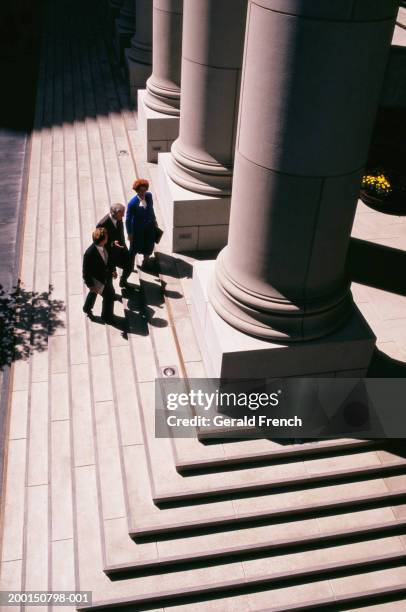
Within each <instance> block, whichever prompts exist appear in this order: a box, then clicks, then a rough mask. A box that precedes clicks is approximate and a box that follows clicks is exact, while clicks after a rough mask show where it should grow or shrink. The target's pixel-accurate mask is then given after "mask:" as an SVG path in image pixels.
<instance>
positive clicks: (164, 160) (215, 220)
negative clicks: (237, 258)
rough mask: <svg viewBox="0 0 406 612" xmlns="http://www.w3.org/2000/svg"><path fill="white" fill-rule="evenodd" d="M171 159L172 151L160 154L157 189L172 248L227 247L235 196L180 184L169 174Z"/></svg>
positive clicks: (182, 249)
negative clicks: (203, 193)
mask: <svg viewBox="0 0 406 612" xmlns="http://www.w3.org/2000/svg"><path fill="white" fill-rule="evenodd" d="M170 159H171V153H159V155H158V184H157V187H156V188H157V191H158V196H159V202H160V205H161V210H162V211H163V214H164V217H165V225H166V232H167V233H168V234H169V235H170V238H171V250H172V251H174V252H176V253H184V252H187V251H208V250H217V249H221V248H223V247H224V246H225V245H226V244H227V237H228V224H229V218H230V203H231V198H230V197H224V198H219V197H215V196H207V195H202V194H199V193H196V192H194V191H189V190H187V189H184V188H183V187H180V186H179V185H178V184H177V183H175V182H174V181H173V180H172V179H171V178H170V176H169V174H168V164H169V163H170Z"/></svg>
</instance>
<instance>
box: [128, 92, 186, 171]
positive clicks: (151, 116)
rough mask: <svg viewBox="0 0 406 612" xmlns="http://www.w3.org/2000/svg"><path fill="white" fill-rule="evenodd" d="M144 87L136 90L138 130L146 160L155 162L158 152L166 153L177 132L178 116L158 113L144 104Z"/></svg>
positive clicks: (145, 94)
mask: <svg viewBox="0 0 406 612" xmlns="http://www.w3.org/2000/svg"><path fill="white" fill-rule="evenodd" d="M147 95H148V94H147V90H146V89H139V90H138V130H139V132H140V134H141V137H142V141H143V142H144V146H145V150H146V158H147V161H149V162H153V163H156V162H157V161H158V153H167V152H168V151H170V150H171V145H172V143H173V141H174V140H176V138H177V137H178V134H179V117H176V116H174V115H167V114H164V113H159V112H158V111H156V110H153V109H152V108H149V106H147V105H146V104H145V97H146V96H147Z"/></svg>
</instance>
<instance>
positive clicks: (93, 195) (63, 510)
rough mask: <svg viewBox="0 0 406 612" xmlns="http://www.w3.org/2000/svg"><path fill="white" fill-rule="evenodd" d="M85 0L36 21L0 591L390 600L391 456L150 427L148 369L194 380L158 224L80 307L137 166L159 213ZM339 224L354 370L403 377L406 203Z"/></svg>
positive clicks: (398, 482)
mask: <svg viewBox="0 0 406 612" xmlns="http://www.w3.org/2000/svg"><path fill="white" fill-rule="evenodd" d="M102 4H103V3H98V2H95V1H94V0H88V2H77V1H76V0H72V1H70V2H63V1H62V0H54V1H53V2H51V3H49V7H48V13H47V20H46V24H45V28H44V29H45V32H44V36H43V46H42V55H41V65H40V75H39V84H38V96H37V107H36V117H35V126H34V128H35V129H34V132H33V135H32V143H31V158H30V165H29V177H28V179H29V180H28V189H27V202H26V218H25V223H24V233H23V236H22V263H21V272H20V276H21V279H22V281H23V283H24V288H25V290H26V291H27V292H29V291H35V292H39V293H45V294H47V295H46V296H45V297H43V298H42V299H41V301H40V302H39V304H38V311H39V316H38V318H37V319H36V321H35V324H36V331H37V333H38V334H41V333H43V335H44V330H45V343H44V342H41V343H40V344H39V345H36V346H37V349H38V350H33V353H32V355H31V356H30V358H29V359H17V360H16V361H15V362H14V365H13V375H12V381H11V389H10V393H11V403H10V421H9V431H8V437H7V477H6V486H5V498H4V513H3V525H2V529H3V540H2V549H1V590H6V589H15V590H83V591H85V590H91V591H92V592H93V603H94V604H97V603H98V602H111V604H112V607H115V606H116V605H118V604H119V603H120V602H121V604H126V605H127V608H126V609H128V610H138V609H140V610H141V609H142V610H144V609H149V610H151V609H155V610H163V609H176V610H193V611H195V610H196V611H200V610H213V611H214V610H216V612H217V611H223V610H224V611H226V610H227V611H229V610H265V609H267V610H285V609H286V610H287V609H295V610H299V609H300V610H301V609H312V608H311V606H312V605H313V606H314V605H316V604H317V605H320V606H322V608H321V609H326V610H327V609H330V608H329V607H331V609H342V608H339V607H338V606H339V605H340V602H342V605H346V606H347V607H346V609H353V610H358V609H360V607H359V604H357V603H356V598H357V597H361V598H363V597H364V598H366V599H365V602H366V603H365V606H366V607H365V609H367V610H382V611H383V610H385V611H387V612H389V611H390V612H393V611H398V610H399V611H400V610H404V609H405V597H406V593H405V584H406V567H405V564H404V560H405V558H406V536H405V533H406V503H405V502H406V460H405V458H404V457H403V456H402V454H401V452H399V451H396V449H395V450H394V449H387V448H382V447H381V446H379V445H375V444H372V443H369V442H366V441H359V440H345V441H343V440H341V441H339V440H333V441H327V442H320V443H318V442H312V443H305V444H302V445H295V444H292V445H281V444H278V443H276V442H271V441H269V440H258V441H256V440H247V441H241V442H228V443H227V442H223V443H218V444H210V445H207V444H203V443H202V442H200V441H198V440H197V439H193V440H176V441H174V442H173V443H172V442H171V441H170V440H156V439H155V438H154V413H153V411H154V380H155V378H156V377H157V375H159V373H160V371H161V370H162V368H165V367H167V366H172V367H175V368H176V370H177V372H178V373H179V375H180V376H181V377H204V376H205V371H204V367H203V364H202V361H201V355H200V351H199V347H198V344H197V342H196V338H195V336H194V332H193V327H192V323H191V319H190V311H189V306H190V300H189V295H190V283H191V278H192V274H193V263H194V259H193V257H192V256H183V255H182V256H180V255H175V254H172V253H170V252H169V251H168V249H167V247H166V244H167V237H166V236H165V235H164V238H163V240H162V242H161V243H160V245H159V247H158V249H157V251H158V256H157V257H158V259H159V269H158V268H157V269H153V270H150V271H143V270H140V269H138V271H137V272H135V273H134V274H133V275H132V276H131V278H130V281H131V283H132V284H133V285H134V287H133V289H131V290H130V291H123V292H122V290H121V289H120V288H119V287H118V283H117V282H116V292H117V294H119V295H121V301H116V302H115V314H116V315H117V317H116V322H115V324H114V325H112V326H105V325H102V324H100V323H97V322H91V321H90V320H89V319H86V318H85V317H84V315H83V312H82V305H83V300H84V295H85V294H84V287H83V282H82V275H81V265H82V254H83V252H84V250H85V249H86V247H87V246H88V245H89V244H90V242H91V232H92V229H93V228H94V226H95V223H96V221H97V220H98V219H99V218H101V217H102V216H103V215H104V214H106V212H107V210H108V207H109V204H110V203H112V202H126V201H128V200H129V199H130V197H131V196H132V193H133V192H132V191H131V185H132V182H133V181H134V179H135V178H136V177H143V178H149V179H150V181H151V187H152V192H153V194H154V197H155V208H156V212H157V216H158V219H159V222H160V225H161V226H162V227H164V223H163V215H162V212H161V210H160V208H159V204H160V202H159V197H158V195H159V194H155V192H154V185H155V184H156V182H155V179H156V174H157V168H156V165H154V164H147V163H146V162H145V161H144V160H145V151H144V148H143V144H142V142H141V139H140V134H139V133H138V131H137V120H136V114H135V112H134V111H133V110H132V109H131V106H130V103H129V99H128V89H127V84H126V80H125V78H124V75H123V74H122V72H121V69H120V67H119V65H118V63H117V60H116V58H115V55H114V52H113V49H112V47H111V34H110V32H109V31H108V29H107V28H106V22H105V16H104V14H103V10H102V7H101V5H102ZM61 7H62V9H63V10H61ZM21 228H22V226H21ZM353 237H354V239H356V240H354V243H353V245H352V247H351V249H352V251H351V260H350V263H351V270H352V274H353V275H354V278H356V280H357V281H358V282H357V283H355V282H354V283H353V293H354V297H355V300H356V302H357V304H358V306H359V308H360V309H361V311H362V313H363V314H364V316H365V317H366V319H367V321H368V322H369V324H370V325H371V327H372V329H373V330H374V332H375V334H376V335H377V338H378V341H377V349H378V350H377V353H376V355H375V357H374V361H373V364H372V366H371V373H372V374H373V375H374V376H380V375H385V376H404V375H405V371H406V298H405V286H404V279H405V276H404V275H403V277H401V276H400V275H401V274H402V270H403V271H404V269H405V266H404V264H405V247H406V217H405V216H403V217H401V216H393V215H385V214H383V213H381V212H376V211H374V210H372V209H370V208H368V207H366V206H365V205H364V204H362V203H361V202H360V203H359V205H358V210H357V216H356V220H355V225H354V231H353ZM199 257H200V258H201V257H202V254H200V256H199ZM382 262H384V263H382ZM50 286H52V291H51V292H50V293H49V294H48V292H49V287H50ZM97 308H100V303H99V304H98V306H97ZM97 308H96V309H95V314H99V311H97ZM34 348H35V347H34ZM185 472H187V475H185ZM320 480H322V481H324V485H323V486H321V485H320ZM278 483H279V485H280V488H277V490H276V492H275V493H272V491H271V489H272V488H275V487H276V484H278ZM290 485H292V486H290ZM154 502H160V504H158V505H157V503H154ZM168 502H170V503H168ZM315 508H317V509H318V512H319V513H315V512H313V510H314V509H315ZM310 510H312V511H311V512H310ZM130 535H131V536H132V537H130ZM142 536H143V537H142ZM329 538H330V540H332V539H335V540H336V542H335V543H331V541H330V544H329V542H328V541H329ZM295 542H296V544H295V546H296V548H294V549H292V545H293V543H295ZM264 543H268V548H269V549H270V548H271V547H272V545H273V546H274V548H276V550H274V551H273V554H272V555H271V556H269V554H268V552H269V551H267V552H266V553H265V552H264V550H263V549H261V546H264ZM289 547H290V548H289ZM247 550H251V553H250V555H247V554H246V551H247ZM261 550H262V554H261ZM244 551H245V552H244ZM193 558H194V560H195V561H196V560H198V561H199V563H198V564H196V563H195V562H194V561H193ZM371 560H373V561H374V562H375V563H376V566H375V567H371V566H368V563H369V562H372V561H371ZM306 572H308V575H306ZM322 572H325V576H324V575H323V573H322ZM113 578H118V579H115V580H114V579H113ZM241 585H242V587H241ZM240 587H241V588H240ZM371 593H372V594H374V595H375V596H376V597H378V595H379V593H381V594H383V595H385V594H388V593H392V595H391V600H390V601H389V600H388V601H386V602H382V601H380V600H379V598H378V599H376V600H375V599H373V598H372V597H371ZM368 598H369V599H368ZM345 602H347V603H345ZM351 602H353V605H351ZM354 602H355V603H354ZM294 604H295V605H296V607H294V608H288V606H289V605H290V606H293V605H294ZM103 605H105V604H103ZM306 606H310V607H307V608H306ZM333 606H335V607H333ZM90 607H91V606H89V608H90ZM101 607H102V606H101ZM1 609H2V610H3V609H4V611H7V610H9V609H10V608H9V607H6V606H4V608H1ZM11 609H12V608H11ZM25 609H26V610H31V609H32V610H38V611H39V610H43V609H47V608H46V607H45V606H44V607H41V606H39V607H38V606H35V607H34V606H32V607H30V606H29V605H27V606H26V607H25ZM48 609H50V608H48ZM55 609H56V607H55ZM64 609H66V610H68V609H72V610H73V609H75V607H74V606H71V607H69V606H68V607H65V608H64Z"/></svg>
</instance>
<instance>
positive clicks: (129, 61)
mask: <svg viewBox="0 0 406 612" xmlns="http://www.w3.org/2000/svg"><path fill="white" fill-rule="evenodd" d="M131 51H132V49H126V50H125V52H124V56H125V65H126V69H127V74H128V80H129V82H130V97H131V102H132V103H133V104H135V103H136V102H137V92H138V90H139V89H145V86H146V83H147V79H148V78H149V77H150V75H151V72H152V66H151V64H141V63H139V62H136V61H135V60H134V59H133V58H132V57H131V55H130V53H131Z"/></svg>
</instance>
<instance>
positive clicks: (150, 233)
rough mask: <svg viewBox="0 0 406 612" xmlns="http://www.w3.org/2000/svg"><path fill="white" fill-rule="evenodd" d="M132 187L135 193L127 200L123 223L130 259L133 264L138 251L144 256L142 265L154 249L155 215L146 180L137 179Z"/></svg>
mask: <svg viewBox="0 0 406 612" xmlns="http://www.w3.org/2000/svg"><path fill="white" fill-rule="evenodd" d="M133 189H134V191H135V192H136V195H135V196H134V197H133V198H132V199H131V200H130V201H129V202H128V205H127V214H126V218H125V225H126V229H127V234H128V240H129V241H130V256H131V261H132V262H133V264H134V261H135V256H136V255H137V253H140V254H142V255H143V256H144V261H143V265H144V264H146V263H148V261H149V260H150V257H151V255H152V253H153V250H154V243H155V227H156V217H155V212H154V204H153V201H152V193H151V192H149V191H148V189H149V183H148V181H147V180H146V179H137V180H136V181H134V184H133Z"/></svg>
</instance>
